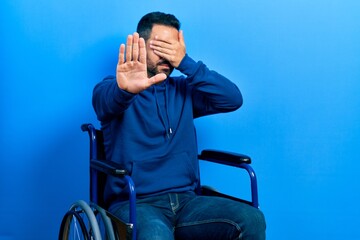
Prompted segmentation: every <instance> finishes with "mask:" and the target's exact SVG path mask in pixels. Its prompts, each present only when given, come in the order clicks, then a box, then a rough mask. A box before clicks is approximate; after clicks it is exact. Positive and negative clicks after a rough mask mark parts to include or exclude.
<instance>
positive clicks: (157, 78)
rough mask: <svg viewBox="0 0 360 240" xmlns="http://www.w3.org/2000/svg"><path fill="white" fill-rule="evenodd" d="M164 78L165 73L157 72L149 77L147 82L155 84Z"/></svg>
mask: <svg viewBox="0 0 360 240" xmlns="http://www.w3.org/2000/svg"><path fill="white" fill-rule="evenodd" d="M166 78H167V76H166V74H165V73H159V74H156V75H155V76H153V77H151V78H149V82H150V85H153V84H157V83H159V82H162V81H164V80H165V79H166Z"/></svg>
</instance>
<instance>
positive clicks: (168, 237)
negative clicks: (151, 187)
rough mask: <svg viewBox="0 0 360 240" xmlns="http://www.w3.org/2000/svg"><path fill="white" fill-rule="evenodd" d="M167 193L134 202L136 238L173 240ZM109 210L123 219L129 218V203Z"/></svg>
mask: <svg viewBox="0 0 360 240" xmlns="http://www.w3.org/2000/svg"><path fill="white" fill-rule="evenodd" d="M168 205H169V199H168V196H167V195H164V196H159V197H151V198H147V199H144V200H141V199H140V200H137V202H136V217H137V219H136V221H137V239H138V240H174V227H173V223H172V221H171V214H172V211H171V209H170V210H169V209H167V206H168ZM110 211H111V212H112V213H113V214H114V215H115V216H117V217H118V218H120V219H121V220H123V221H128V219H129V204H128V203H127V202H124V203H121V204H118V205H117V206H116V207H115V208H112V209H110Z"/></svg>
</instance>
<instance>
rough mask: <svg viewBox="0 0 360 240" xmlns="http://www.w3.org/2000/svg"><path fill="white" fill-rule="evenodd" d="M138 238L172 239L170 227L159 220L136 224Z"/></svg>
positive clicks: (139, 239) (145, 239) (147, 239)
mask: <svg viewBox="0 0 360 240" xmlns="http://www.w3.org/2000/svg"><path fill="white" fill-rule="evenodd" d="M137 239H138V240H163V239H174V234H173V231H172V229H170V228H169V227H168V226H167V225H166V224H165V223H163V222H162V221H159V220H151V221H149V222H147V223H145V224H141V225H138V229H137Z"/></svg>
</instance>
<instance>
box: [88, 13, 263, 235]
mask: <svg viewBox="0 0 360 240" xmlns="http://www.w3.org/2000/svg"><path fill="white" fill-rule="evenodd" d="M179 29H180V23H179V21H178V20H177V19H176V18H175V16H173V15H171V14H164V13H160V12H153V13H149V14H147V15H145V16H144V17H143V18H142V19H141V20H140V22H139V24H138V27H137V32H135V33H134V34H132V35H129V36H128V37H127V41H126V45H125V44H121V46H120V50H119V61H118V64H117V68H116V77H108V78H106V79H104V80H103V81H102V82H100V83H99V84H98V85H97V86H96V87H95V89H94V93H93V106H94V109H95V112H96V114H97V117H98V119H99V120H100V121H101V125H102V130H103V132H104V142H105V150H106V157H107V159H109V160H112V161H115V162H117V163H119V164H121V165H123V166H124V167H125V169H126V170H127V171H128V172H129V174H130V175H131V177H132V179H133V181H134V183H135V187H136V191H137V205H136V209H137V210H136V211H137V224H138V225H137V237H138V239H146V240H150V239H175V238H176V239H184V240H190V239H197V240H201V239H265V220H264V216H263V214H262V213H261V212H260V211H259V210H258V209H256V208H253V207H251V206H248V205H246V204H242V203H238V202H235V201H231V200H227V199H222V198H216V197H204V196H197V195H196V194H195V192H194V190H195V188H196V186H197V184H198V181H199V165H198V160H197V153H198V149H197V144H196V133H195V128H194V118H197V117H201V116H205V115H209V114H215V113H221V112H229V111H234V110H236V109H238V108H239V107H240V106H241V105H242V96H241V93H240V91H239V90H238V88H237V87H236V86H235V84H233V83H232V82H230V81H229V80H228V79H227V78H225V77H224V76H222V75H220V74H218V73H217V72H215V71H210V70H209V69H208V68H207V67H206V66H205V65H204V64H203V63H202V62H195V61H194V60H193V59H192V58H191V57H190V56H189V55H188V54H187V53H186V47H185V41H184V36H183V32H182V31H181V30H179ZM174 68H176V69H178V70H179V71H180V72H181V73H182V74H184V75H185V76H180V77H171V76H170V74H171V72H172V71H173V69H174ZM126 196H127V193H126V190H125V189H124V183H123V182H122V180H121V179H119V178H115V177H108V179H107V182H106V189H105V196H104V197H105V200H106V202H107V204H108V208H109V211H110V212H112V213H113V214H115V215H116V216H118V217H119V218H120V219H123V220H125V221H127V219H128V201H126Z"/></svg>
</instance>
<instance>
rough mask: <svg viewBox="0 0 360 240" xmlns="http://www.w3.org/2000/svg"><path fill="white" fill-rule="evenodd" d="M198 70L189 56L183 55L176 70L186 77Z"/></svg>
mask: <svg viewBox="0 0 360 240" xmlns="http://www.w3.org/2000/svg"><path fill="white" fill-rule="evenodd" d="M197 68H198V63H197V62H195V61H194V60H193V59H192V58H191V57H189V55H187V54H185V56H184V58H183V59H182V60H181V63H180V65H179V66H178V68H177V69H178V70H179V71H180V72H182V73H183V74H185V75H187V76H191V75H193V74H194V73H195V72H196V70H197Z"/></svg>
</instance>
